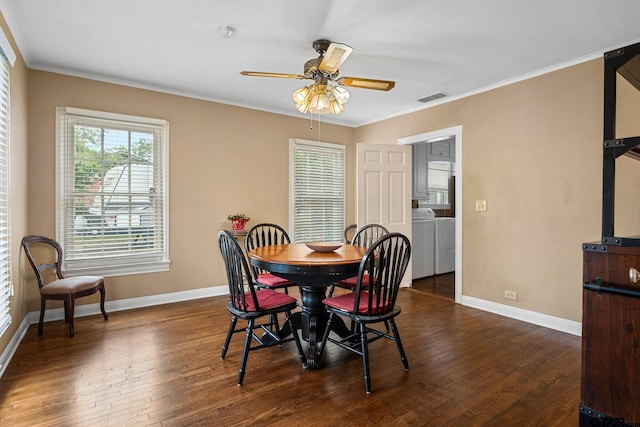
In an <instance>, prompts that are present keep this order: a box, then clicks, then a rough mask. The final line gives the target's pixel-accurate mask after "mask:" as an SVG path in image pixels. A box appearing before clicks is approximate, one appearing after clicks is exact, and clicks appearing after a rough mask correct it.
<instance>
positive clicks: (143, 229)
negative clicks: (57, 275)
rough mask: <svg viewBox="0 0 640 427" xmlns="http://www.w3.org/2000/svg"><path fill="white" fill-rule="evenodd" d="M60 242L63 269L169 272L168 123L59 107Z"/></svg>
mask: <svg viewBox="0 0 640 427" xmlns="http://www.w3.org/2000/svg"><path fill="white" fill-rule="evenodd" d="M56 113H57V124H58V129H57V132H56V134H57V137H58V140H57V149H58V176H57V180H58V185H57V192H58V194H57V198H56V200H57V207H56V212H57V215H58V218H57V224H58V228H57V237H58V241H59V242H60V244H61V245H62V246H63V248H64V260H63V269H64V270H65V271H67V272H69V273H71V274H72V275H73V274H100V275H104V276H109V275H111V276H113V275H123V274H135V273H148V272H154V271H166V270H168V267H169V251H168V232H167V229H168V227H167V224H168V222H167V214H168V198H167V177H168V170H167V163H168V162H167V155H168V154H167V153H168V150H167V146H168V135H169V124H168V123H167V122H166V121H165V120H159V119H149V118H143V117H134V116H125V115H122V114H114V113H104V112H99V111H89V110H80V109H77V108H64V107H58V108H57V110H56Z"/></svg>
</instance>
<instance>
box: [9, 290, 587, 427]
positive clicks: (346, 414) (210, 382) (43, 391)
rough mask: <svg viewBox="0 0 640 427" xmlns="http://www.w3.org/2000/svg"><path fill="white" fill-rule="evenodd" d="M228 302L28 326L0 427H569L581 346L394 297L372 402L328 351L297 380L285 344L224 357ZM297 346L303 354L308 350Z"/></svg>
mask: <svg viewBox="0 0 640 427" xmlns="http://www.w3.org/2000/svg"><path fill="white" fill-rule="evenodd" d="M225 299H226V298H225V297H215V298H207V299H202V300H195V301H190V302H184V303H176V304H170V305H164V306H157V307H151V308H144V309H137V310H130V311H122V312H112V313H109V320H108V321H106V322H105V321H103V320H102V317H100V316H90V317H83V318H78V319H77V320H76V335H75V337H74V338H69V337H68V336H67V329H66V328H65V326H64V323H63V322H62V321H58V322H52V323H47V324H45V331H44V336H41V337H39V336H38V335H37V330H36V329H37V328H36V325H33V326H31V327H30V329H29V331H28V332H27V335H26V336H25V338H24V340H23V342H22V343H21V344H20V346H19V348H18V349H17V351H16V353H15V355H14V357H13V360H12V361H11V363H10V364H9V366H8V367H7V369H6V371H5V373H4V375H3V377H2V378H1V379H0V425H3V426H129V425H143V426H144V425H148V426H187V425H206V426H208V425H218V426H246V425H256V426H260V425H286V426H303V425H314V426H336V425H341V426H360V425H391V426H404V425H412V426H420V425H424V426H576V425H577V424H578V403H579V390H580V345H581V344H580V338H579V337H576V336H572V335H567V334H564V333H561V332H557V331H553V330H550V329H545V328H542V327H538V326H534V325H531V324H528V323H524V322H519V321H517V320H513V319H509V318H504V317H500V316H497V315H495V314H491V313H487V312H483V311H479V310H476V309H472V308H468V307H463V306H460V305H456V304H454V303H453V302H451V301H449V300H447V299H444V298H440V297H434V296H433V295H430V294H428V293H425V292H422V291H417V290H412V289H403V290H402V291H401V292H400V296H399V301H398V303H399V305H400V306H401V307H402V314H401V315H400V316H399V317H398V321H397V323H398V327H399V329H400V333H401V336H402V339H403V342H404V346H405V350H406V352H407V357H408V360H409V365H410V370H409V371H408V372H405V371H404V369H403V367H402V363H401V362H400V358H399V356H398V352H397V349H396V347H395V344H394V343H393V342H391V341H388V340H380V341H376V342H375V343H372V344H371V346H370V351H371V357H370V364H371V376H372V387H373V393H372V394H370V395H368V396H367V395H366V394H365V392H364V381H363V377H362V375H363V373H362V363H361V360H360V358H359V357H358V356H356V355H353V354H351V353H348V352H346V351H344V350H342V349H339V348H337V347H335V346H331V345H329V344H328V347H327V353H326V354H325V357H324V359H323V363H322V365H323V366H322V369H320V370H316V371H307V370H304V369H302V367H301V366H300V363H299V361H298V359H297V355H296V352H295V349H294V344H293V343H288V344H286V345H283V346H281V347H272V348H268V349H263V350H259V351H256V352H251V353H250V354H249V362H248V364H247V374H246V376H245V379H244V385H243V386H242V387H238V386H237V385H236V377H237V373H238V367H239V363H240V352H241V348H242V341H243V340H242V338H243V337H242V336H241V335H239V334H236V335H235V336H234V338H233V340H232V341H231V345H230V349H229V352H228V354H227V357H226V359H225V360H221V359H220V348H221V346H222V342H223V340H224V336H225V332H226V330H227V327H228V322H229V319H230V317H229V314H228V313H227V311H226V309H225ZM303 346H305V348H306V344H305V343H303Z"/></svg>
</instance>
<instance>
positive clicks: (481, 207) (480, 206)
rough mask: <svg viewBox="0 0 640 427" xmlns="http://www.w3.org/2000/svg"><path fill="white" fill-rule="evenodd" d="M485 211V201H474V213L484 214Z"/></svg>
mask: <svg viewBox="0 0 640 427" xmlns="http://www.w3.org/2000/svg"><path fill="white" fill-rule="evenodd" d="M486 210H487V201H486V200H476V212H484V211H486Z"/></svg>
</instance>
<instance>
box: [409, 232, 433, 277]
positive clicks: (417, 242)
mask: <svg viewBox="0 0 640 427" xmlns="http://www.w3.org/2000/svg"><path fill="white" fill-rule="evenodd" d="M412 225H413V231H412V235H411V237H412V239H411V258H412V261H411V271H412V279H419V278H421V277H428V276H433V274H434V271H435V241H436V222H435V220H418V221H415V220H414V221H413V224H412Z"/></svg>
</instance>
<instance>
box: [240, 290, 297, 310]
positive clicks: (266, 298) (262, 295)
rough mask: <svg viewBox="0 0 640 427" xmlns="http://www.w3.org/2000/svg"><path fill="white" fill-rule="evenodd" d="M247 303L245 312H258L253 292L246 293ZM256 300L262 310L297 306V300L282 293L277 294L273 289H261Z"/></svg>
mask: <svg viewBox="0 0 640 427" xmlns="http://www.w3.org/2000/svg"><path fill="white" fill-rule="evenodd" d="M244 295H245V301H246V303H247V305H246V307H245V308H244V310H245V311H258V309H257V307H256V306H255V304H254V302H253V299H252V298H251V292H246V293H245V294H244ZM256 298H257V299H258V305H259V306H260V310H261V311H264V310H271V309H273V308H277V307H281V306H283V305H288V304H291V303H293V304H295V303H296V299H295V298H294V297H292V296H289V295H287V294H284V293H282V292H276V291H274V290H273V289H261V290H259V291H256Z"/></svg>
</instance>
